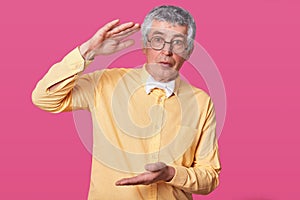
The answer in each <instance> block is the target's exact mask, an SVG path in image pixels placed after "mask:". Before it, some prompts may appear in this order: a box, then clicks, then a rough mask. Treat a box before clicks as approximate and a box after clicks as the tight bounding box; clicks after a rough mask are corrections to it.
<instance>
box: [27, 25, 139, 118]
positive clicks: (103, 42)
mask: <svg viewBox="0 0 300 200" xmlns="http://www.w3.org/2000/svg"><path fill="white" fill-rule="evenodd" d="M138 30H139V25H138V24H134V23H133V22H128V23H124V24H121V25H119V20H114V21H112V22H110V23H108V24H106V25H105V26H104V27H102V28H101V29H99V30H98V31H97V32H96V34H95V35H94V36H93V37H92V38H91V39H89V40H88V41H87V42H85V43H84V44H82V45H81V46H80V47H79V48H76V49H75V50H73V51H72V52H70V53H69V54H68V55H67V56H66V57H65V58H64V59H63V60H62V61H61V62H59V63H56V64H55V65H53V66H52V67H51V68H50V70H49V71H48V72H47V74H46V75H45V76H44V77H43V78H42V79H41V80H40V81H39V82H38V84H37V86H36V88H35V89H34V91H33V92H32V102H33V103H34V104H35V105H36V106H38V107H39V108H41V109H43V110H46V111H49V112H54V113H57V112H62V111H70V110H73V109H88V107H89V100H91V95H92V94H93V86H95V84H96V83H97V78H98V77H99V73H96V74H88V75H83V76H81V75H80V74H81V72H82V71H83V70H84V69H85V67H86V66H87V65H88V64H89V63H90V62H91V60H93V59H94V57H95V56H98V55H108V54H112V53H115V52H117V51H120V50H122V49H124V48H127V47H128V46H131V45H132V44H133V43H134V41H133V40H125V41H122V40H123V39H124V38H126V37H128V36H130V35H131V34H133V33H134V32H136V31H138Z"/></svg>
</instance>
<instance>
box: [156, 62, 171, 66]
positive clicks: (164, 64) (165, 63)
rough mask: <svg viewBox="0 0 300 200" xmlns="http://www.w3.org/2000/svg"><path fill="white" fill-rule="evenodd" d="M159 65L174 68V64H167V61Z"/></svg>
mask: <svg viewBox="0 0 300 200" xmlns="http://www.w3.org/2000/svg"><path fill="white" fill-rule="evenodd" d="M159 64H160V65H161V66H163V67H171V66H172V64H171V63H170V62H165V61H162V62H159Z"/></svg>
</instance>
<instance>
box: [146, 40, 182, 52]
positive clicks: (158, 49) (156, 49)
mask: <svg viewBox="0 0 300 200" xmlns="http://www.w3.org/2000/svg"><path fill="white" fill-rule="evenodd" d="M154 38H161V39H162V40H163V41H164V43H163V45H162V47H161V48H154V47H153V46H152V44H151V41H152V40H153V39H154ZM147 41H148V42H149V43H150V47H151V49H153V50H155V51H161V50H162V49H164V48H165V45H166V43H167V44H169V45H170V48H169V49H170V50H171V52H173V53H176V54H181V53H183V52H185V51H187V50H188V47H185V48H184V49H183V50H182V51H181V52H174V51H173V44H172V42H173V41H174V40H171V41H170V42H167V41H166V40H165V39H164V38H163V37H161V36H153V37H151V38H150V39H149V38H148V37H147ZM185 45H186V44H185Z"/></svg>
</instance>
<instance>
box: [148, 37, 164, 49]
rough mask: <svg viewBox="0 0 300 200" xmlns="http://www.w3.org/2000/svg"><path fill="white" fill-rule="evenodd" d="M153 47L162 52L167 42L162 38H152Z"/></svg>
mask: <svg viewBox="0 0 300 200" xmlns="http://www.w3.org/2000/svg"><path fill="white" fill-rule="evenodd" d="M150 42H151V43H150V44H151V47H152V48H153V49H155V50H161V49H162V48H163V47H164V44H165V40H164V39H163V38H162V37H158V36H155V37H153V38H151V41H150Z"/></svg>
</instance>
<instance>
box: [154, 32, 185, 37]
mask: <svg viewBox="0 0 300 200" xmlns="http://www.w3.org/2000/svg"><path fill="white" fill-rule="evenodd" d="M152 35H166V34H165V33H163V32H160V31H154V32H153V33H152ZM172 37H173V38H174V37H181V38H184V35H182V34H175V35H172Z"/></svg>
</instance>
